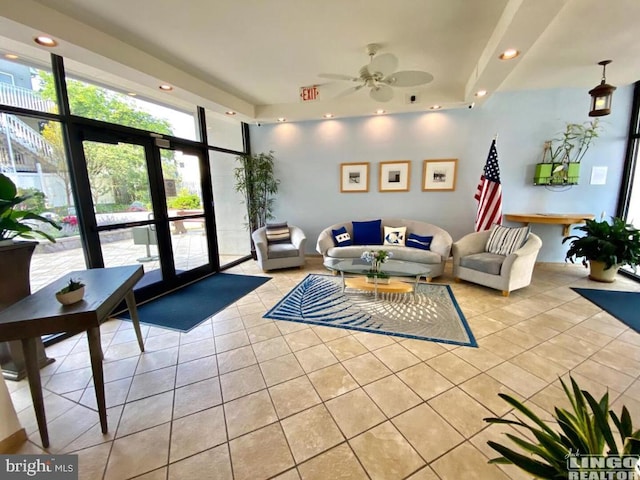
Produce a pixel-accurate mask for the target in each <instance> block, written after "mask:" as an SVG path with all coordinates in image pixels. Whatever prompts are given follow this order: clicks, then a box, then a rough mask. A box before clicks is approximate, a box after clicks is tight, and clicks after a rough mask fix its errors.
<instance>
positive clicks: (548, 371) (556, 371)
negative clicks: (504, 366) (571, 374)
mask: <svg viewBox="0 0 640 480" xmlns="http://www.w3.org/2000/svg"><path fill="white" fill-rule="evenodd" d="M511 363H513V364H514V365H517V366H519V367H520V368H523V369H524V370H526V371H527V372H529V373H532V374H534V375H535V376H536V377H538V378H541V379H542V380H545V381H546V382H553V381H554V380H555V379H557V378H558V377H559V376H561V375H564V374H565V373H566V372H567V371H568V369H567V368H565V367H564V366H562V365H559V364H557V363H556V362H554V361H553V360H550V359H548V358H543V357H541V356H540V355H537V354H535V353H533V352H532V351H527V352H522V353H521V354H520V355H518V356H516V357H513V358H512V359H511Z"/></svg>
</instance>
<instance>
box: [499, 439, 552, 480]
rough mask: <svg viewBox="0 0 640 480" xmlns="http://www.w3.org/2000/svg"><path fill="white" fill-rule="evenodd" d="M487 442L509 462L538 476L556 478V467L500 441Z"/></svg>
mask: <svg viewBox="0 0 640 480" xmlns="http://www.w3.org/2000/svg"><path fill="white" fill-rule="evenodd" d="M487 444H488V445H489V446H490V447H491V448H493V449H494V450H495V451H497V452H498V453H499V454H500V455H502V456H503V457H504V458H505V459H507V460H508V461H509V462H511V463H513V464H514V465H517V466H518V467H520V468H521V469H523V470H524V471H526V472H529V473H531V474H532V475H535V476H536V477H538V478H547V479H553V478H556V474H557V471H556V469H555V468H553V467H551V466H549V465H546V464H544V463H542V462H539V461H537V460H535V459H533V458H531V457H527V456H525V455H521V454H519V453H517V452H515V451H513V450H511V449H510V448H507V447H505V446H503V445H500V444H499V443H496V442H492V441H488V442H487Z"/></svg>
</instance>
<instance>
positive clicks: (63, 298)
mask: <svg viewBox="0 0 640 480" xmlns="http://www.w3.org/2000/svg"><path fill="white" fill-rule="evenodd" d="M83 297H84V283H82V282H81V281H80V279H78V280H74V279H73V278H70V279H69V283H68V284H67V286H65V287H63V288H61V289H60V290H58V291H57V292H56V299H57V300H58V301H59V302H60V303H61V304H62V305H72V304H74V303H77V302H79V301H80V300H82V298H83Z"/></svg>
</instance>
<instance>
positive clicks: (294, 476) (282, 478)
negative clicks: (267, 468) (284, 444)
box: [273, 468, 300, 480]
mask: <svg viewBox="0 0 640 480" xmlns="http://www.w3.org/2000/svg"><path fill="white" fill-rule="evenodd" d="M273 480H300V475H299V474H298V470H296V469H295V468H292V469H291V470H287V471H286V472H284V473H281V474H280V475H278V476H277V477H273Z"/></svg>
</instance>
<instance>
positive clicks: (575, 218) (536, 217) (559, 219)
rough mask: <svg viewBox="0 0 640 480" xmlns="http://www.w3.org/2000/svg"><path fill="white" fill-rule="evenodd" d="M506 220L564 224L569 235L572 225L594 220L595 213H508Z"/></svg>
mask: <svg viewBox="0 0 640 480" xmlns="http://www.w3.org/2000/svg"><path fill="white" fill-rule="evenodd" d="M504 218H505V220H509V221H510V222H521V223H524V224H525V225H529V224H530V223H547V224H554V225H562V227H563V228H562V235H563V236H565V237H566V236H568V235H569V229H570V228H571V225H574V224H579V223H584V221H585V220H593V219H594V218H595V215H593V214H591V213H506V214H505V215H504Z"/></svg>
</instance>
